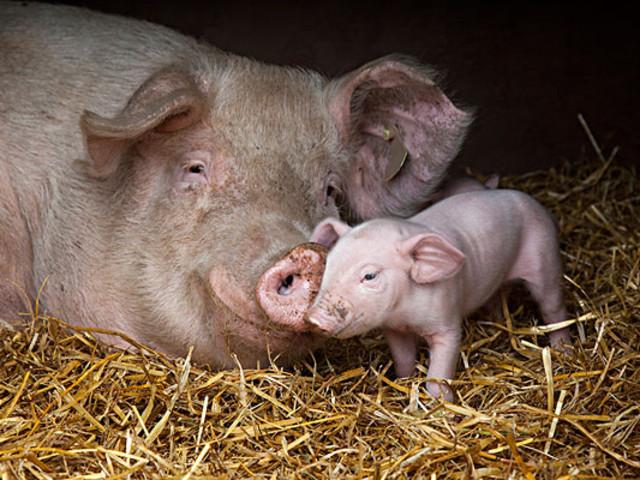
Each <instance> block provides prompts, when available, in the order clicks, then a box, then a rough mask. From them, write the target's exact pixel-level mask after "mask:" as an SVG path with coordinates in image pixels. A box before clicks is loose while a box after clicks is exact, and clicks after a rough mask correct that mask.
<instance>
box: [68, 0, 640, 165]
mask: <svg viewBox="0 0 640 480" xmlns="http://www.w3.org/2000/svg"><path fill="white" fill-rule="evenodd" d="M63 3H69V4H75V5H83V6H87V7H90V8H93V9H95V10H100V11H104V12H109V13H119V14H123V15H127V16H131V17H137V18H141V19H145V20H149V21H152V22H156V23H160V24H163V25H166V26H169V27H172V28H174V29H176V30H179V31H181V32H183V33H186V34H189V35H192V36H195V37H197V38H199V39H204V40H206V41H208V42H210V43H212V44H213V45H216V46H217V47H220V48H222V49H224V50H228V51H231V52H234V53H238V54H241V55H245V56H249V57H253V58H256V59H259V60H262V61H265V62H270V63H276V64H287V65H291V64H295V65H301V66H304V67H307V68H312V69H316V70H319V71H320V72H322V73H324V74H326V75H329V76H334V75H339V74H341V73H345V72H347V71H348V70H350V69H353V68H356V67H357V66H359V65H360V64H362V63H364V62H366V61H368V60H371V59H373V58H376V57H379V56H382V55H385V54H387V53H391V52H402V53H406V54H409V55H413V56H415V57H417V58H418V59H419V60H420V61H422V62H423V63H427V64H430V65H432V66H434V67H436V68H437V69H438V70H439V71H441V72H444V73H445V74H446V76H445V81H444V84H443V86H444V90H445V91H446V92H447V94H449V95H450V96H453V98H454V99H456V100H457V101H458V102H460V103H462V104H464V105H471V106H474V107H476V108H477V120H476V122H475V123H474V126H473V128H472V130H471V133H470V135H469V137H468V141H467V142H466V144H465V147H464V150H463V152H462V155H461V156H460V158H459V159H458V163H459V164H460V165H470V166H471V167H472V168H474V169H476V170H478V171H480V172H493V171H497V172H500V173H508V172H513V173H517V172H523V171H528V170H534V169H540V168H546V167H548V166H550V165H552V164H557V163H559V162H561V161H562V160H564V159H568V160H571V161H581V160H583V159H584V157H585V154H587V155H591V154H592V151H591V148H590V147H589V146H588V142H587V140H586V137H585V135H584V131H583V129H582V127H581V126H580V124H579V123H578V121H577V118H576V117H577V115H578V113H582V114H583V115H584V117H585V118H586V120H587V122H588V124H589V126H590V127H591V129H592V130H593V132H594V134H595V136H596V138H597V139H598V141H599V142H600V143H601V145H602V147H603V150H604V151H605V155H606V154H607V153H608V152H610V150H611V149H612V147H614V146H616V145H618V146H619V147H620V152H619V154H618V158H620V159H622V160H623V161H625V162H627V163H633V164H636V165H639V166H640V139H639V138H638V134H637V132H638V127H640V105H639V102H638V88H639V87H640V35H639V34H638V33H637V30H638V23H639V22H638V21H639V20H640V17H639V16H638V15H637V14H635V10H636V9H634V8H633V2H629V3H628V4H619V3H611V2H607V3H604V2H603V3H596V4H588V3H587V2H581V3H575V4H574V3H570V4H568V3H565V4H548V5H545V4H544V3H542V4H541V3H537V4H535V5H533V4H531V5H526V4H525V5H523V4H520V3H519V2H484V1H478V2H475V3H452V2H445V1H431V2H429V1H422V2H418V1H415V2H408V1H406V2H397V1H393V0H388V1H387V2H373V3H371V2H370V3H360V2H359V3H347V2H346V1H345V2H337V1H328V0H325V1H318V2H313V3H312V2H306V1H297V2H294V1H263V2H258V1H255V2H241V1H236V2H220V1H209V2H185V1H182V2H180V1H177V2H176V1H173V2H150V1H132V0H129V1H124V0H84V1H82V0H81V1H73V0H71V1H68V2H63Z"/></svg>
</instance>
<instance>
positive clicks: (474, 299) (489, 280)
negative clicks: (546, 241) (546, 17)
mask: <svg viewBox="0 0 640 480" xmlns="http://www.w3.org/2000/svg"><path fill="white" fill-rule="evenodd" d="M410 220H411V221H412V222H414V223H419V224H420V225H422V226H424V227H426V228H427V229H428V230H429V231H433V232H435V233H438V234H440V235H442V236H443V237H444V238H445V239H447V240H448V241H450V242H451V243H452V244H453V245H454V246H455V247H457V248H458V249H460V250H461V251H462V252H463V253H464V254H465V256H466V258H465V263H464V267H463V269H462V275H463V284H464V290H465V291H464V295H463V299H464V300H463V301H464V310H465V313H468V312H469V311H471V310H473V309H475V308H477V307H478V306H479V305H482V304H483V303H485V301H486V300H488V299H489V297H490V296H491V295H492V294H493V292H495V290H496V289H497V288H498V287H499V286H500V285H501V284H502V283H503V282H504V281H505V280H507V279H508V277H509V272H510V270H511V269H512V267H513V265H514V263H515V262H516V259H517V257H518V254H519V252H520V250H521V246H522V243H523V241H524V237H525V235H526V232H527V230H528V229H529V228H536V227H535V224H540V223H541V222H542V223H544V225H541V227H542V228H547V227H548V225H547V222H550V219H549V217H548V215H547V214H546V213H545V211H544V208H543V207H542V206H541V205H539V204H538V203H537V202H536V201H535V200H533V199H532V198H531V197H529V196H528V195H526V194H524V193H521V192H518V191H515V190H502V189H501V190H485V191H477V192H469V193H462V194H459V195H455V196H452V197H449V198H446V199H444V200H442V201H441V202H438V203H436V204H434V205H433V206H432V207H430V208H428V209H426V210H424V211H423V212H421V213H419V214H417V215H415V216H414V217H412V218H411V219H410Z"/></svg>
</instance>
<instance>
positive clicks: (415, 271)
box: [399, 233, 465, 283]
mask: <svg viewBox="0 0 640 480" xmlns="http://www.w3.org/2000/svg"><path fill="white" fill-rule="evenodd" d="M399 250H400V252H401V253H402V254H403V255H406V256H408V257H410V258H411V260H412V263H411V278H412V279H413V280H414V281H415V282H417V283H433V282H438V281H440V280H445V279H447V278H451V277H453V276H454V275H455V274H456V273H458V272H459V271H460V269H461V268H462V265H463V263H464V259H465V256H464V253H462V252H461V251H460V250H458V249H457V248H456V247H454V246H453V245H451V244H450V243H449V242H447V241H446V240H445V239H444V238H442V237H441V236H439V235H436V234H434V233H423V234H420V235H415V236H413V237H411V238H409V239H407V240H404V241H403V242H402V243H401V244H400V247H399Z"/></svg>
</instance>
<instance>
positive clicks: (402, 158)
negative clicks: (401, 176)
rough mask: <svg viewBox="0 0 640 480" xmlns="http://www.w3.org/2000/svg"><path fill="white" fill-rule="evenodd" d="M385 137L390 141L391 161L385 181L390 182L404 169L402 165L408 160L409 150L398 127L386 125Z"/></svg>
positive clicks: (385, 173)
mask: <svg viewBox="0 0 640 480" xmlns="http://www.w3.org/2000/svg"><path fill="white" fill-rule="evenodd" d="M382 135H383V138H384V139H385V140H386V141H388V142H390V143H389V163H387V170H386V171H385V172H384V179H385V181H387V182H389V181H391V180H393V178H395V176H396V175H398V173H399V172H400V170H401V169H402V166H403V165H404V163H405V162H406V161H407V157H408V156H409V152H408V151H407V149H406V148H405V146H404V144H403V143H402V140H400V135H399V134H398V130H397V128H396V127H395V126H394V127H389V128H387V127H385V128H384V130H383V131H382Z"/></svg>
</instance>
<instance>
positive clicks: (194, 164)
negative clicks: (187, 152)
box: [178, 160, 209, 191]
mask: <svg viewBox="0 0 640 480" xmlns="http://www.w3.org/2000/svg"><path fill="white" fill-rule="evenodd" d="M208 177H209V171H208V169H207V164H206V163H205V162H203V161H201V160H192V161H190V162H187V163H185V164H183V165H182V166H181V167H180V172H179V174H178V187H179V189H180V190H182V191H190V190H194V189H196V188H198V187H200V186H203V185H205V184H207V182H208V181H209V179H208Z"/></svg>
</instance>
